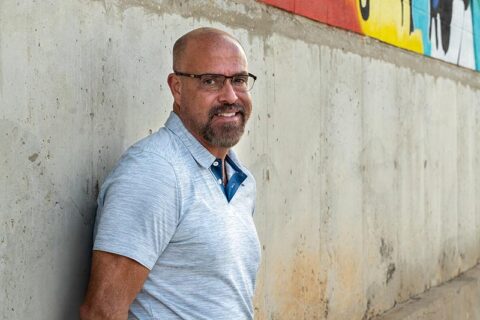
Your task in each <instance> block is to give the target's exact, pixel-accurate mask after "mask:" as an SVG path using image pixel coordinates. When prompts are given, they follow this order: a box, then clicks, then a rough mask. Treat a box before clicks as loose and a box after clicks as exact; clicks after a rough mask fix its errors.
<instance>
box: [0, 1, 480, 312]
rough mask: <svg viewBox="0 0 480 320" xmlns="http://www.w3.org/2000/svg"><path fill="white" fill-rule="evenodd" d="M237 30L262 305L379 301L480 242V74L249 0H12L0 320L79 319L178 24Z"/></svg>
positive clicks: (153, 125)
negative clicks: (106, 207)
mask: <svg viewBox="0 0 480 320" xmlns="http://www.w3.org/2000/svg"><path fill="white" fill-rule="evenodd" d="M199 26H214V27H219V28H222V29H225V30H226V31H229V32H232V33H233V34H235V35H236V36H237V37H238V38H239V39H240V41H241V42H242V43H243V44H244V46H245V49H246V52H247V55H248V58H249V61H250V69H251V72H253V73H254V74H257V75H258V76H259V80H258V83H257V84H255V88H254V90H253V92H252V95H253V99H254V101H255V110H254V115H253V116H252V119H251V121H250V123H249V125H248V128H247V133H246V137H245V139H244V140H242V142H241V143H240V144H239V146H238V148H237V150H238V151H239V153H240V154H241V157H242V159H244V162H245V163H246V164H247V165H248V166H249V167H250V168H251V169H252V171H253V172H254V174H255V175H256V177H257V183H258V190H259V194H258V202H257V212H256V216H255V219H256V223H257V227H258V231H259V235H260V238H261V241H262V245H263V260H262V266H261V270H260V272H259V280H258V289H257V294H256V298H255V308H256V315H257V319H277V320H278V319H288V320H290V319H342V320H343V319H358V320H360V319H368V318H372V317H373V316H375V315H378V314H381V313H383V312H385V311H386V310H389V309H391V308H392V307H393V306H394V305H395V304H398V303H400V302H402V301H407V300H408V299H409V298H410V297H412V296H415V295H417V294H420V293H422V292H424V291H425V290H427V289H429V288H430V287H433V286H437V285H439V284H442V283H444V282H446V281H448V280H450V279H452V278H453V277H455V276H457V275H458V274H460V273H461V272H463V271H465V270H468V269H470V268H471V267H473V266H474V265H476V264H477V262H478V261H479V258H480V241H479V240H480V239H479V237H480V211H479V210H480V209H479V208H480V197H478V195H479V193H480V145H479V143H480V104H479V103H480V102H479V101H480V77H479V75H478V73H475V72H473V71H469V70H465V69H461V68H457V67H454V66H451V65H448V64H445V63H442V62H439V61H434V60H433V59H428V58H424V57H421V56H418V55H414V54H410V53H408V52H405V51H402V50H399V49H397V48H392V47H388V46H385V45H382V44H379V43H377V42H376V41H373V40H368V39H363V38H361V37H359V36H358V35H355V34H351V33H348V32H344V31H339V30H336V29H333V28H329V27H326V26H322V25H319V24H317V23H314V22H312V21H309V20H307V19H304V18H299V17H293V16H291V15H289V14H287V13H285V12H282V11H279V10H277V9H274V8H270V7H266V6H264V5H262V4H259V3H256V2H252V1H248V0H241V1H240V0H238V1H220V0H218V1H217V0H216V1H206V0H198V1H193V0H183V1H167V0H165V1H161V0H125V1H113V0H105V1H89V0H74V1H63V2H58V1H53V0H44V1H35V0H25V1H14V0H3V1H0V105H1V108H0V152H1V153H2V155H3V157H2V159H1V162H0V188H1V190H0V191H1V192H0V284H1V285H0V319H49V320H50V319H75V318H77V308H78V306H79V304H80V301H81V300H82V296H83V294H84V290H85V286H86V280H87V277H88V268H89V253H90V252H89V248H90V246H91V231H92V224H93V220H94V211H95V198H96V195H97V192H98V186H99V185H100V184H101V183H102V181H103V180H104V178H105V175H106V174H107V172H108V171H109V170H110V169H111V168H112V166H113V164H114V163H115V161H116V160H117V159H118V157H119V156H120V154H121V153H122V152H123V150H124V149H125V148H126V147H127V146H128V145H130V144H131V143H132V142H134V141H136V140H138V139H139V138H141V137H143V136H145V135H147V134H149V132H152V131H155V130H157V128H158V127H160V126H161V125H162V124H163V122H164V120H165V119H166V117H167V115H168V113H169V111H170V109H171V102H172V100H171V97H170V93H169V90H168V88H167V87H166V77H167V75H168V73H170V72H171V48H172V45H173V41H174V40H175V39H176V38H178V37H179V36H180V35H182V34H183V33H185V32H186V31H188V30H190V29H192V28H195V27H199Z"/></svg>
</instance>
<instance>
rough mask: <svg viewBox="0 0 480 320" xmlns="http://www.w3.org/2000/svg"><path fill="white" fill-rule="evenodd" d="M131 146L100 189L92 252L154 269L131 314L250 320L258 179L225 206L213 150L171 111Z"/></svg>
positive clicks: (255, 264)
mask: <svg viewBox="0 0 480 320" xmlns="http://www.w3.org/2000/svg"><path fill="white" fill-rule="evenodd" d="M165 126H166V127H165V128H161V129H160V130H159V131H158V132H156V133H155V134H153V135H151V136H149V137H147V138H145V139H143V140H141V141H140V142H138V143H137V144H135V145H134V146H132V147H131V148H130V149H129V150H127V152H126V153H125V154H124V155H123V156H122V158H121V159H120V161H119V163H118V164H117V166H116V168H115V169H114V170H113V172H112V173H111V174H110V175H109V176H108V178H107V179H106V181H105V183H104V184H103V186H102V189H101V192H100V195H99V198H98V213H97V218H96V223H95V231H94V248H93V249H94V250H101V251H106V252H111V253H116V254H119V255H122V256H126V257H129V258H131V259H134V260H136V261H137V262H139V263H141V264H142V265H144V266H145V267H147V268H148V269H150V270H151V271H150V274H149V276H148V278H147V280H146V282H145V285H144V287H143V289H142V290H141V292H140V293H139V294H138V296H137V297H136V299H135V301H134V302H133V304H132V305H131V307H130V313H129V319H162V320H168V319H195V320H200V319H205V320H206V319H208V320H214V319H228V320H230V319H252V318H253V306H252V297H253V293H254V288H255V278H256V273H257V270H258V266H259V262H260V246H259V242H258V237H257V233H256V230H255V226H254V223H253V219H252V215H253V211H254V207H255V180H254V178H253V176H252V175H251V173H250V172H249V171H248V170H247V169H246V168H245V167H243V166H242V165H241V164H240V162H239V161H238V158H237V157H236V155H235V153H234V152H233V151H230V152H229V156H230V158H231V159H232V160H233V161H234V163H235V164H236V165H237V166H238V167H239V168H240V169H241V170H242V171H243V172H244V173H245V174H247V178H246V179H245V181H244V182H243V183H242V184H241V186H240V187H239V188H238V190H237V192H236V194H235V195H234V197H233V198H232V199H231V201H230V202H228V201H227V199H226V197H225V195H224V193H223V191H222V189H221V187H220V186H219V185H218V183H217V181H216V178H215V177H214V176H213V174H212V172H211V171H210V166H211V165H212V163H213V162H214V161H215V157H214V156H213V155H212V154H210V153H209V152H208V151H207V150H206V149H205V148H204V147H203V146H202V145H201V144H200V143H199V142H198V141H197V140H196V139H195V138H194V137H193V136H192V135H191V134H190V133H189V132H188V131H187V130H186V128H185V127H184V126H183V124H182V122H181V120H180V119H179V118H178V116H177V115H176V114H175V113H172V114H171V115H170V117H169V119H168V120H167V123H166V124H165Z"/></svg>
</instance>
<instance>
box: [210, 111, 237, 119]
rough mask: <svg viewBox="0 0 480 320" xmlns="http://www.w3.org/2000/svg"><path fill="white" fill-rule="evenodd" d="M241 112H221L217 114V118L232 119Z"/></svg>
mask: <svg viewBox="0 0 480 320" xmlns="http://www.w3.org/2000/svg"><path fill="white" fill-rule="evenodd" d="M238 113H239V112H221V113H217V114H215V115H216V116H217V117H223V118H231V117H235V116H236V115H237V114H238Z"/></svg>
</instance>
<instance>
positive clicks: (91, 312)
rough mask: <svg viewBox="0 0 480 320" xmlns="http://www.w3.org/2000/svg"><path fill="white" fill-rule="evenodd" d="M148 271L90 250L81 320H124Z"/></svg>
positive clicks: (125, 260) (110, 255)
mask: <svg viewBox="0 0 480 320" xmlns="http://www.w3.org/2000/svg"><path fill="white" fill-rule="evenodd" d="M148 273H149V270H148V269H147V268H146V267H144V266H143V265H141V264H140V263H138V262H136V261H135V260H132V259H130V258H127V257H124V256H120V255H116V254H112V253H107V252H103V251H93V256H92V271H91V276H90V282H89V284H88V290H87V295H86V297H85V302H84V303H83V305H82V306H81V307H80V319H82V320H97V319H102V320H120V319H121V320H126V319H127V317H128V309H129V306H130V304H131V303H132V301H133V299H134V298H135V296H136V295H137V293H138V292H139V291H140V289H141V288H142V286H143V283H144V282H145V279H146V278H147V276H148Z"/></svg>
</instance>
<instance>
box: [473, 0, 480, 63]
mask: <svg viewBox="0 0 480 320" xmlns="http://www.w3.org/2000/svg"><path fill="white" fill-rule="evenodd" d="M472 26H473V46H474V50H475V65H476V68H477V70H478V71H480V0H472Z"/></svg>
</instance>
